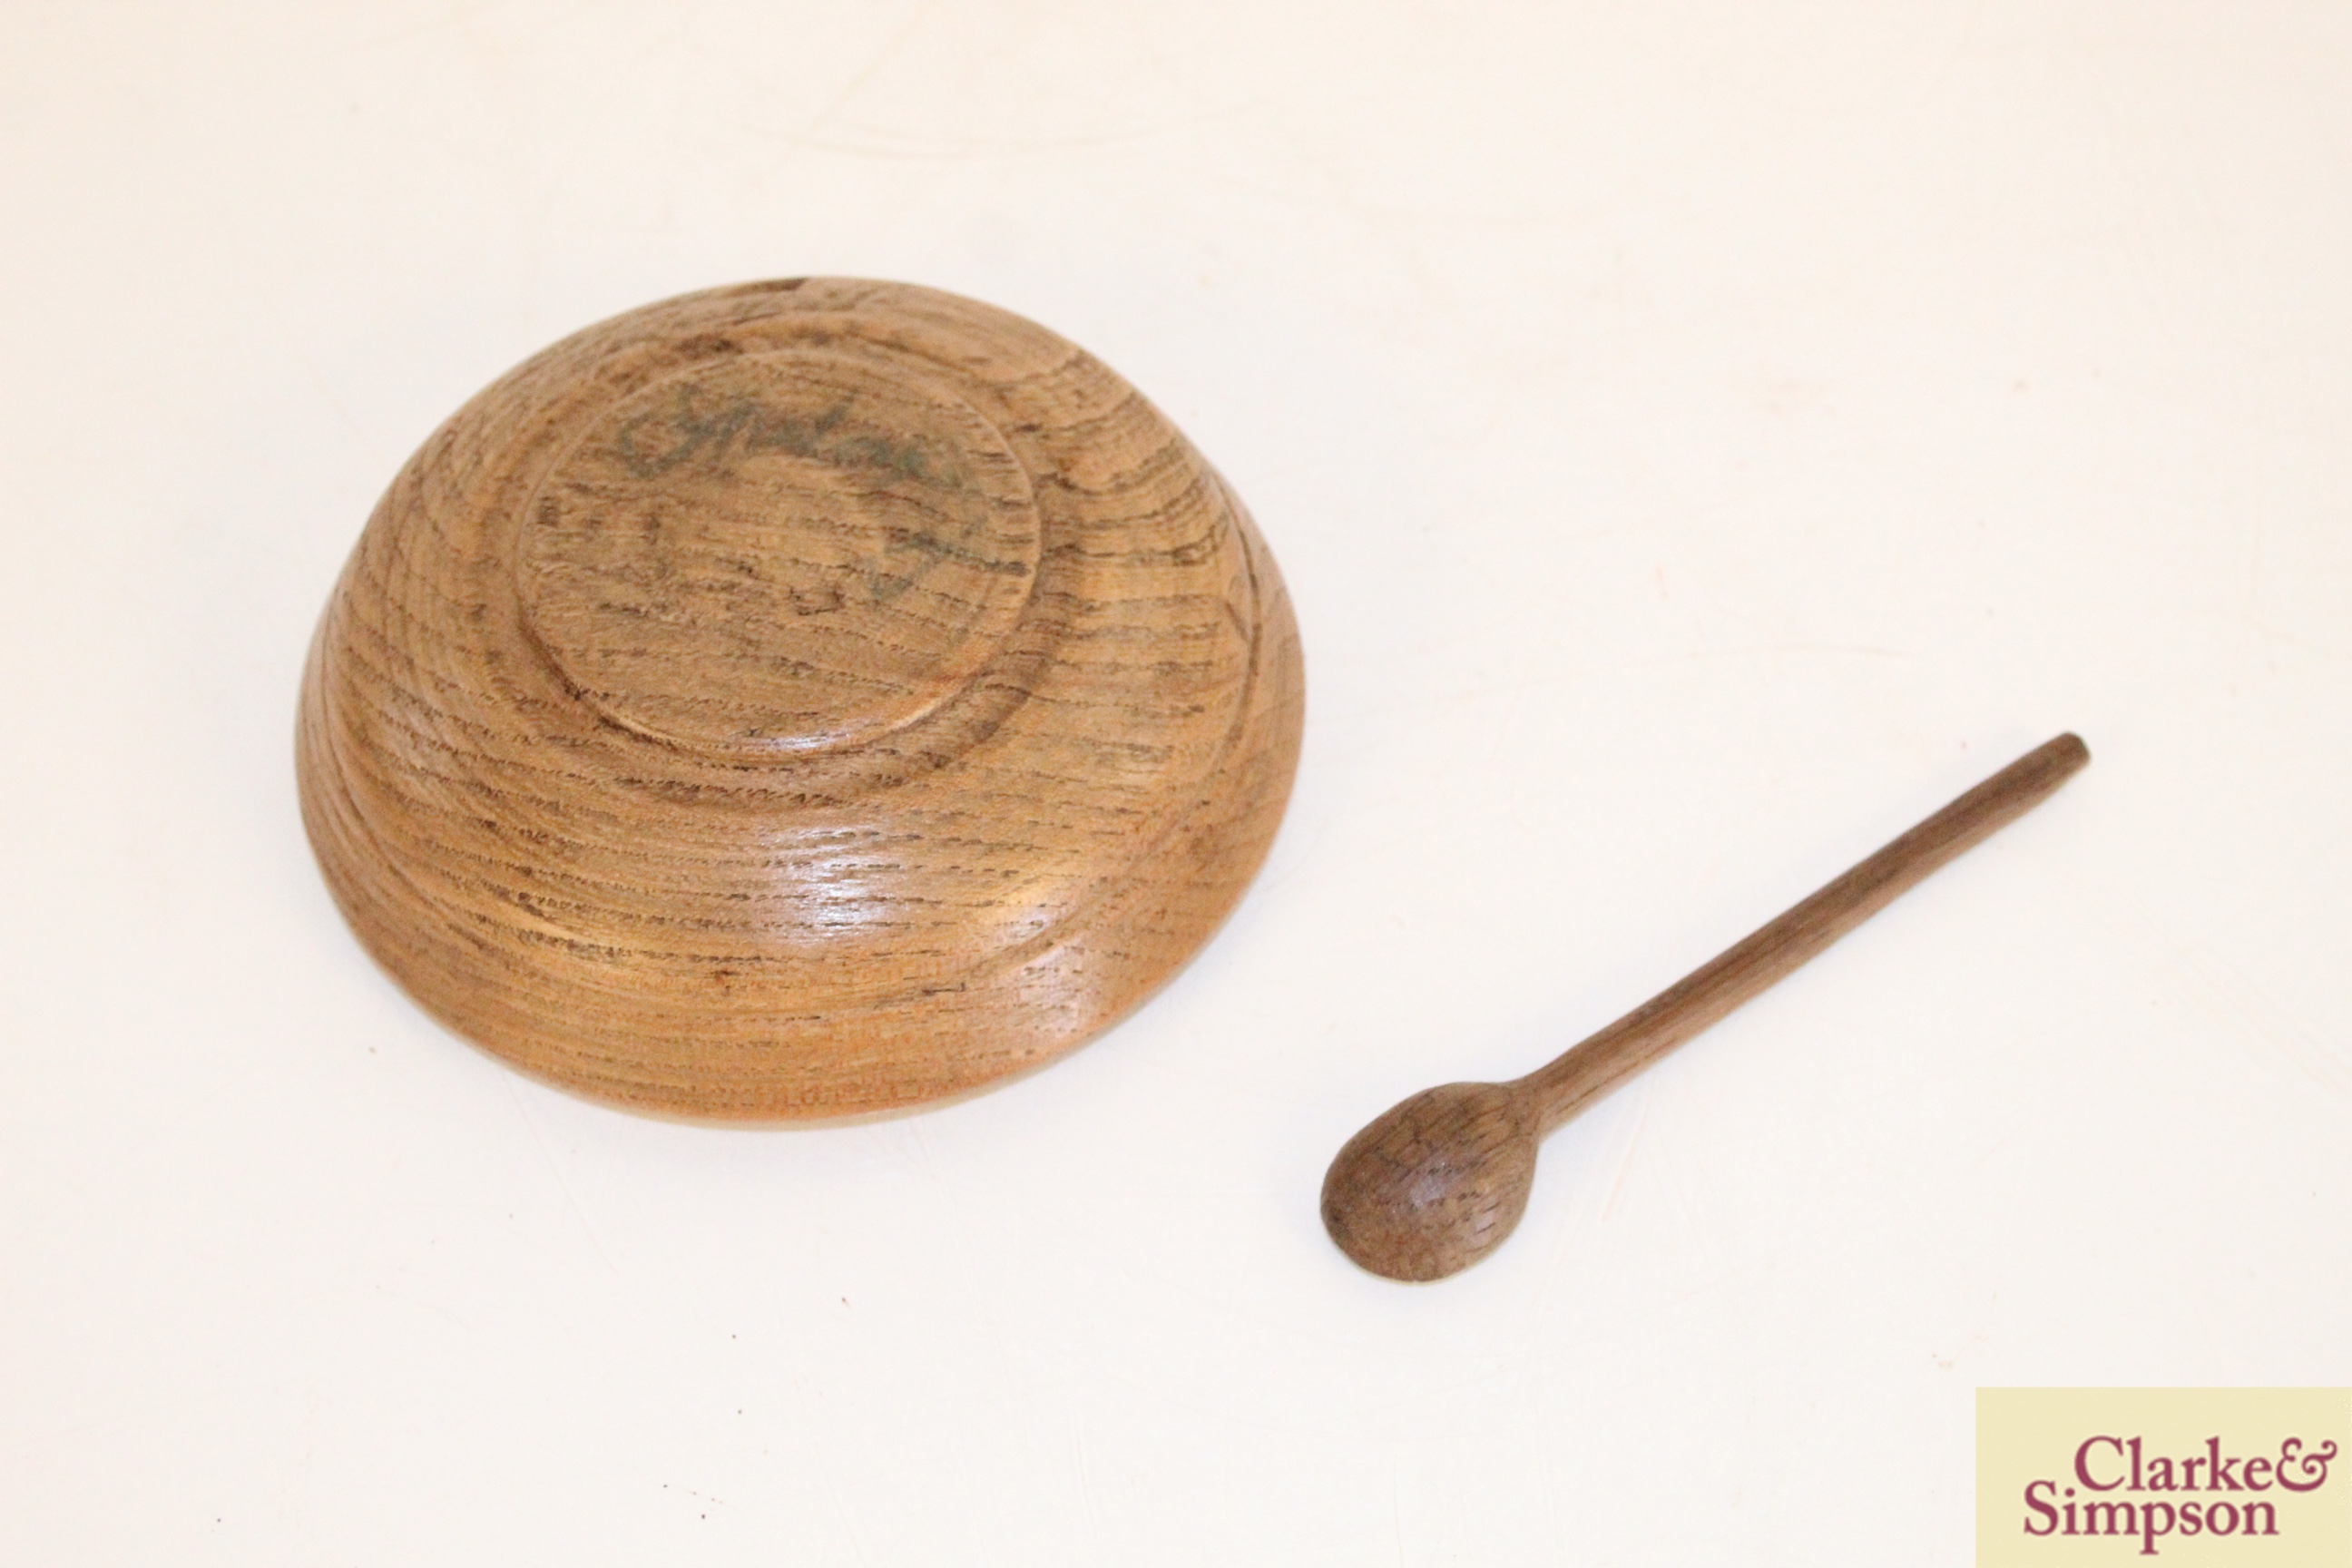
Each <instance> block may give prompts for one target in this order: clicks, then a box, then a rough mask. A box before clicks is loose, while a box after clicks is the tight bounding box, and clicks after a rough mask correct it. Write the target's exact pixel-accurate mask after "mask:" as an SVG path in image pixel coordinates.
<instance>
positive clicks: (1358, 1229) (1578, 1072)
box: [1323, 734, 2091, 1280]
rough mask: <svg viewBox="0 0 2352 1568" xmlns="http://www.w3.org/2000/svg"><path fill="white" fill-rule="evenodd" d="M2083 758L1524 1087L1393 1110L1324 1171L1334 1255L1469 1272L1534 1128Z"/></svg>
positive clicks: (1851, 919)
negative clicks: (1336, 1245) (1466, 1269)
mask: <svg viewBox="0 0 2352 1568" xmlns="http://www.w3.org/2000/svg"><path fill="white" fill-rule="evenodd" d="M2090 760H2091V753H2090V750H2089V748H2088V747H2086V746H2084V744H2083V742H2082V741H2081V740H2080V739H2079V738H2078V737H2076V736H2074V735H2072V734H2066V735H2061V736H2059V737H2058V738H2057V739H2056V740H2054V741H2052V742H2048V743H2047V744H2045V745H2042V746H2040V747H2037V748H2036V749H2035V750H2033V751H2032V752H2028V753H2026V754H2025V755H2024V756H2022V757H2021V758H2019V759H2018V760H2017V761H2016V762H2014V763H2011V764H2010V765H2009V766H2008V767H2006V768H2003V769H2002V770H2001V771H2000V773H1995V774H1994V775H1993V776H1992V777H1991V778H1989V779H1987V780H1986V781H1985V782H1984V783H1982V784H1979V785H1978V786H1977V787H1976V788H1974V789H1972V790H1970V791H1969V792H1968V794H1966V795H1962V796H1960V797H1959V798H1958V800H1956V801H1954V802H1952V804H1951V805H1948V806H1946V807H1944V809H1943V810H1941V811H1939V812H1937V813H1936V815H1935V816H1930V817H1929V818H1927V820H1926V821H1925V822H1922V823H1921V824H1919V826H1916V827H1914V828H1913V829H1911V831H1910V832H1908V833H1906V834H1904V835H1903V836H1902V837H1900V838H1897V839H1895V841H1894V842H1893V843H1891V844H1889V845H1887V846H1886V847H1885V848H1883V849H1881V850H1879V851H1878V853H1877V854H1875V855H1873V856H1872V857H1870V858H1868V859H1867V860H1864V862H1862V864H1860V865H1859V866H1856V867H1855V868H1853V870H1851V871H1848V872H1847V873H1846V874H1845V875H1844V876H1843V877H1840V878H1839V879H1837V880H1835V881H1833V882H1832V883H1830V884H1829V885H1828V886H1827V887H1825V888H1823V889H1821V891H1819V892H1817V893H1815V894H1813V895H1812V896H1811V898H1809V899H1807V900H1804V901H1803V902H1802V903H1801V904H1799V905H1797V906H1796V907H1795V908H1794V909H1791V910H1789V911H1788V912H1787V913H1786V914H1783V915H1782V916H1780V918H1779V919H1778V920H1776V921H1772V922H1771V923H1770V924H1769V925H1767V926H1765V927H1763V928H1762V929H1761V930H1759V931H1756V932H1754V933H1753V934H1751V935H1749V936H1748V937H1747V938H1746V939H1744V940H1742V941H1741V942H1738V943H1736V944H1734V945H1733V946H1732V947H1730V948H1728V949H1727V950H1726V951H1725V952H1722V953H1720V954H1718V955H1717V957H1715V958H1714V959H1712V960H1710V961H1709V962H1708V963H1705V964H1703V965H1701V966H1700V967H1699V968H1698V969H1696V970H1695V971H1693V972H1692V973H1690V974H1688V975H1686V976H1685V977H1684V978H1683V979H1682V980H1680V981H1677V982H1676V983H1675V984H1673V985H1670V986H1668V987H1667V988H1666V989H1665V990H1664V991H1662V992H1660V993H1659V994H1657V995H1655V996H1654V997H1652V998H1651V999H1650V1000H1649V1001H1647V1002H1644V1003H1643V1004H1642V1005H1640V1006H1639V1007H1636V1008H1634V1009H1633V1011H1632V1012H1631V1013H1628V1014H1626V1015H1625V1016H1623V1017H1622V1018H1620V1019H1618V1020H1617V1021H1616V1022H1615V1023H1613V1024H1612V1025H1610V1026H1608V1027H1607V1028H1605V1029H1603V1030H1601V1032H1600V1033H1599V1034H1597V1035H1594V1036H1592V1037H1591V1038H1589V1039H1586V1040H1584V1041H1582V1042H1581V1043H1580V1044H1578V1045H1576V1046H1574V1047H1570V1049H1569V1050H1568V1051H1566V1052H1564V1053H1563V1054H1561V1055H1560V1056H1559V1057H1558V1058H1555V1059H1554V1060H1552V1061H1551V1062H1549V1063H1548V1064H1547V1065H1545V1066H1543V1067H1540V1068H1537V1069H1536V1070H1535V1071H1533V1072H1531V1073H1529V1074H1528V1076H1527V1077H1525V1078H1521V1079H1513V1080H1511V1081H1510V1082H1508V1083H1449V1084H1444V1085H1441V1086H1439V1087H1438V1088H1436V1089H1424V1090H1423V1091H1422V1092H1421V1093H1419V1094H1416V1095H1414V1096H1413V1097H1412V1099H1410V1100H1405V1101H1403V1102H1402V1104H1400V1105H1398V1106H1396V1107H1395V1108H1393V1109H1392V1110H1389V1111H1388V1112H1387V1113H1386V1114H1385V1115H1382V1116H1381V1117H1380V1118H1379V1119H1378V1120H1376V1121H1373V1122H1372V1123H1371V1124H1370V1126H1368V1127H1366V1128H1365V1129H1364V1130H1363V1131H1360V1132H1359V1133H1357V1134H1356V1135H1355V1136H1354V1137H1353V1138H1350V1139H1349V1140H1348V1142H1347V1146H1346V1147H1344V1148H1342V1149H1341V1150H1340V1151H1339V1158H1337V1159H1335V1160H1333V1161H1332V1162H1331V1169H1330V1172H1329V1173H1328V1174H1327V1175H1325V1177H1324V1178H1323V1226H1324V1228H1325V1229H1326V1230H1328V1231H1329V1232H1330V1233H1331V1239H1332V1240H1333V1241H1335V1242H1337V1243H1339V1250H1340V1251H1342V1252H1344V1253H1346V1254H1347V1255H1348V1256H1349V1258H1354V1259H1355V1260H1356V1261H1357V1262H1358V1263H1360V1264H1361V1265H1363V1267H1364V1268H1368V1269H1370V1270H1371V1271H1372V1272H1373V1273H1375V1274H1381V1275H1385V1276H1387V1277H1388V1278H1389V1279H1416V1280H1418V1279H1443V1278H1444V1277H1445V1276H1446V1275H1448V1274H1452V1273H1454V1272H1455V1271H1457V1270H1459V1269H1463V1268H1468V1267H1469V1266H1470V1265H1471V1264H1473V1263H1475V1262H1476V1261H1478V1259H1480V1258H1484V1257H1485V1256H1486V1254H1487V1253H1489V1252H1491V1251H1493V1250H1494V1249H1495V1247H1497V1246H1499V1245H1500V1244H1501V1242H1502V1240H1503V1238H1504V1237H1507V1236H1508V1235H1510V1234H1511V1230H1512V1227H1513V1226H1517V1224H1518V1223H1519V1215H1520V1214H1521V1213H1522V1212H1523V1211H1524V1210H1525V1209H1526V1208H1527V1205H1528V1188H1529V1186H1530V1185H1531V1184H1533V1182H1534V1180H1535V1172H1536V1147H1537V1145H1538V1143H1540V1142H1542V1140H1543V1137H1544V1135H1545V1134H1546V1133H1548V1132H1549V1131H1551V1130H1552V1129H1554V1128H1555V1127H1558V1126H1559V1125H1560V1123H1562V1122H1564V1121H1567V1120H1568V1119H1569V1118H1570V1117H1571V1116H1574V1115H1575V1114H1576V1113H1577V1112H1578V1111H1580V1110H1583V1109H1584V1107H1585V1106H1587V1105H1589V1104H1591V1102H1592V1101H1593V1100H1597V1099H1599V1098H1600V1097H1601V1096H1602V1095H1604V1094H1606V1093H1608V1092H1609V1090H1611V1089H1614V1088H1616V1087H1617V1085H1619V1084H1620V1083H1622V1082H1623V1081H1624V1080H1625V1079H1629V1078H1631V1077H1633V1075H1634V1074H1635V1073H1637V1072H1640V1071H1641V1070H1642V1069H1643V1068H1645V1067H1648V1066H1649V1065H1650V1064H1651V1063H1652V1062H1654V1061H1656V1060H1657V1059H1658V1058H1660V1057H1662V1056H1664V1055H1665V1054H1666V1053H1667V1052H1668V1051H1670V1050H1672V1049H1674V1048H1675V1047H1676V1046H1678V1045H1681V1044H1682V1043H1683V1042H1684V1041H1685V1040H1687V1039H1689V1038H1690V1037H1692V1036H1694V1035H1696V1034H1697V1033H1699V1031H1701V1030H1702V1029H1705V1028H1706V1026H1708V1025H1710V1024H1712V1023H1714V1022H1715V1021H1716V1020H1717V1019H1718V1018H1721V1017H1722V1016H1724V1015H1725V1014H1727V1013H1728V1012H1730V1011H1731V1010H1732V1009H1733V1008H1735V1007H1737V1006H1738V1005H1740V1004H1741V1003H1743V1002H1745V1001H1747V1000H1748V998H1749V997H1751V996H1753V995H1755V994H1757V993H1759V992H1760V991H1762V990H1764V989H1765V988H1766V987H1767V986H1769V985H1770V984H1772V983H1773V982H1774V981H1776V980H1779V979H1780V978H1781V977H1782V976H1784V975H1786V974H1788V973H1790V972H1791V971H1793V970H1795V969H1796V968H1797V967H1798V966H1799V965H1801V964H1802V963H1804V962H1805V961H1806V960H1807V959H1809V958H1811V957H1812V956H1813V955H1814V954H1815V953H1817V952H1821V951H1822V949H1823V948H1825V947H1827V946H1829V944H1830V943H1832V942H1835V941H1836V940H1837V939H1838V938H1839V937H1841V936H1843V935H1844V934H1845V933H1846V932H1847V931H1852V930H1853V928H1854V927H1855V926H1858V925H1860V924H1861V923H1862V922H1863V921H1865V920H1868V919H1869V918H1870V917H1871V916H1872V915H1874V914H1876V913H1877V912H1878V911H1879V910H1882V909H1884V908H1885V906H1886V905H1887V904H1888V903H1889V902H1890V901H1892V900H1894V898H1895V895H1896V894H1898V893H1901V892H1903V891H1904V890H1905V889H1907V888H1910V887H1911V886H1912V885H1913V884H1915V883H1916V882H1918V881H1919V880H1920V879H1922V878H1924V877H1926V876H1927V873H1929V872H1930V871H1933V870H1934V869H1936V868H1937V867H1938V866H1941V865H1943V864H1944V863H1945V862H1946V861H1948V860H1950V859H1952V858H1954V857H1955V856H1958V854H1960V853H1961V851H1963V850H1965V849H1968V848H1970V847H1973V846H1975V845H1976V844H1978V843H1979V842H1981V841H1982V840H1983V839H1985V838H1987V837H1990V836H1991V835H1992V833H1993V832H1995V831H1996V830H1997V829H1999V828H2000V827H2002V826H2006V825H2007V824H2008V823H2010V822H2011V821H2013V820H2015V819H2016V818H2017V817H2019V816H2022V815H2023V814H2024V813H2025V812H2027V811H2028V810H2030V809H2032V807H2033V806H2035V805H2039V804H2040V803H2041V802H2042V800H2044V799H2045V798H2047V797H2048V796H2049V795H2050V794H2051V792H2052V791H2053V790H2055V789H2056V788H2057V787H2058V786H2059V785H2060V784H2063V783H2065V782H2066V780H2067V779H2069V778H2071V777H2073V776H2074V773H2076V772H2077V771H2079V770H2080V769H2081V768H2082V767H2083V766H2084V763H2088V762H2089V761H2090Z"/></svg>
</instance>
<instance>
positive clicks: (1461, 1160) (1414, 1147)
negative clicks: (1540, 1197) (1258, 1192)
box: [1323, 1083, 1541, 1280]
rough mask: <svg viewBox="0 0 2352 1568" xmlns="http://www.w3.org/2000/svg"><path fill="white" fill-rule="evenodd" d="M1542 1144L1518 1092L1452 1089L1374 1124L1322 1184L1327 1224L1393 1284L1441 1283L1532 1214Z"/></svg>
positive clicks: (1424, 1094)
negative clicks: (1538, 1151) (1395, 1281)
mask: <svg viewBox="0 0 2352 1568" xmlns="http://www.w3.org/2000/svg"><path fill="white" fill-rule="evenodd" d="M1540 1136H1541V1132H1540V1130H1539V1128H1538V1123H1537V1121H1536V1116H1535V1111H1534V1107H1533V1106H1532V1105H1531V1104H1530V1103H1529V1101H1528V1097H1526V1096H1524V1095H1521V1094H1518V1093H1517V1092H1515V1091H1514V1089H1513V1088H1512V1086H1510V1085H1508V1084H1499V1083H1448V1084H1441V1085H1439V1086H1438V1087H1437V1088H1435V1089H1423V1090H1422V1091H1421V1092H1420V1093H1419V1094H1416V1095H1414V1096H1412V1098H1411V1099H1410V1100H1404V1101H1402V1102H1401V1103H1400V1104H1398V1105H1396V1106H1395V1107H1393V1108H1392V1109H1391V1110H1389V1111H1387V1112H1386V1113H1385V1114H1383V1115H1381V1116H1380V1117H1379V1118H1377V1119H1375V1120H1374V1121H1372V1122H1371V1123H1370V1125H1369V1126H1367V1127H1366V1128H1365V1129H1364V1130H1363V1131H1360V1132H1359V1133H1357V1134H1356V1135H1355V1136H1354V1137H1353V1138H1350V1139H1349V1140H1348V1142H1347V1146H1346V1147H1345V1148H1342V1149H1341V1150H1340V1151H1339V1158H1338V1159H1336V1160H1334V1161H1332V1162H1331V1169H1330V1171H1329V1173H1328V1174H1327V1175H1326V1176H1325V1177H1324V1179H1323V1226H1324V1228H1325V1229H1326V1230H1328V1231H1329V1232H1330V1233H1331V1239H1332V1240H1333V1241H1336V1242H1338V1243H1339V1250H1341V1251H1342V1252H1345V1253H1346V1254H1347V1255H1348V1256H1349V1258H1354V1259H1355V1260H1356V1261H1357V1262H1358V1263H1360V1264H1361V1265H1362V1266H1363V1267H1364V1268H1368V1269H1370V1270H1371V1271H1372V1272H1373V1273H1375V1274H1381V1275H1385V1276H1387V1277H1388V1278H1389V1279H1412V1280H1423V1279H1443V1278H1444V1277H1445V1276H1446V1275H1448V1274H1452V1273H1454V1271H1455V1270H1457V1269H1461V1268H1468V1267H1469V1266H1470V1265H1471V1264H1473V1263H1475V1262H1477V1261H1478V1259H1480V1258H1484V1257H1485V1256H1486V1254H1487V1253H1489V1252H1491V1251H1493V1250H1494V1249H1495V1248H1496V1247H1499V1246H1501V1245H1502V1242H1503V1239H1504V1237H1507V1236H1509V1235H1510V1234H1511V1231H1512V1230H1513V1229H1514V1228H1515V1227H1516V1226H1517V1225H1518V1223H1519V1215H1521V1214H1523V1213H1525V1212H1526V1210H1527V1206H1528V1189H1529V1188H1531V1187H1532V1186H1533V1185H1534V1184H1535V1177H1536V1148H1537V1143H1538V1139H1539V1138H1540Z"/></svg>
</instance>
